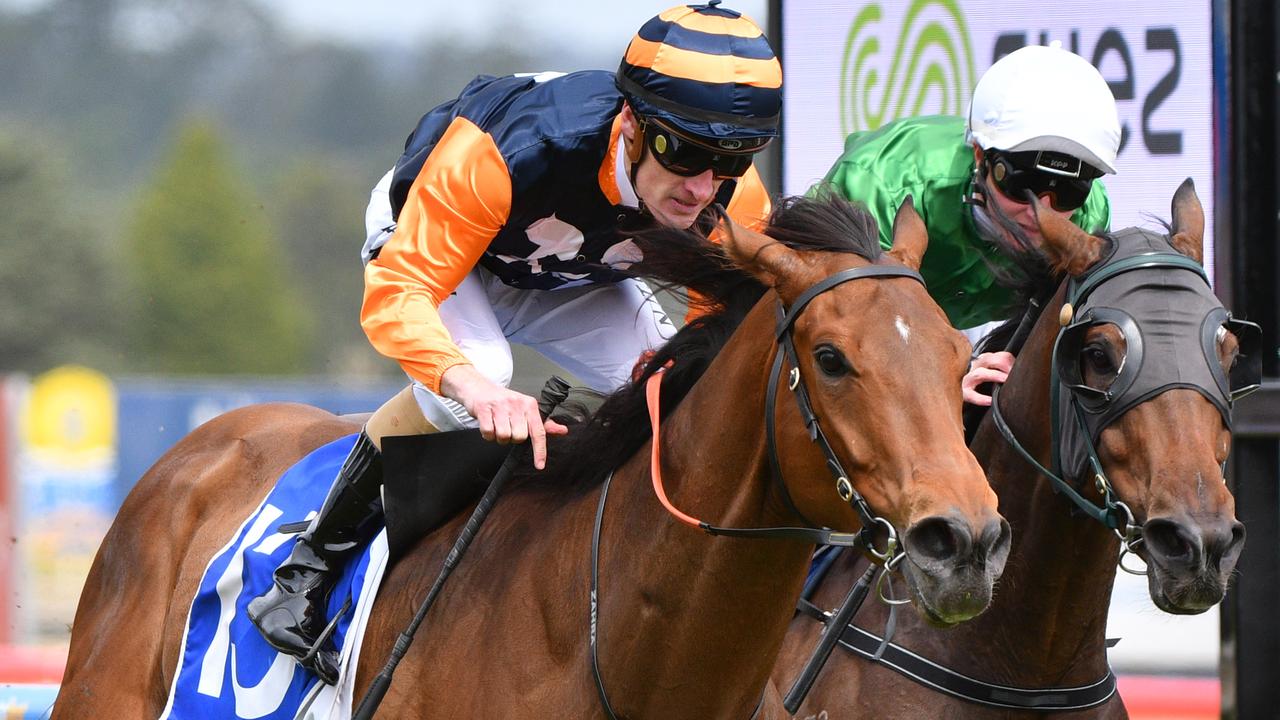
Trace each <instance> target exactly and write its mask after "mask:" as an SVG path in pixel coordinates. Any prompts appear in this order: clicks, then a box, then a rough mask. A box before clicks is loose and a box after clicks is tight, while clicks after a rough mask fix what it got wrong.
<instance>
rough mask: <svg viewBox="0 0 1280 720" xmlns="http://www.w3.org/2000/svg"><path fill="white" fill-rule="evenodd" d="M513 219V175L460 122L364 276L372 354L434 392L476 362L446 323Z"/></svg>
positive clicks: (476, 132)
mask: <svg viewBox="0 0 1280 720" xmlns="http://www.w3.org/2000/svg"><path fill="white" fill-rule="evenodd" d="M510 213H511V175H510V173H509V172H508V170H507V165H506V162H505V161H504V160H503V159H502V154H501V153H500V152H499V151H498V147H497V145H495V144H494V142H493V138H492V137H490V136H489V135H488V134H486V133H485V132H484V131H483V130H481V129H480V128H479V127H477V126H476V125H475V124H474V123H472V122H471V121H469V120H467V119H466V118H461V117H459V118H456V119H455V120H454V121H453V123H452V124H451V125H450V126H449V129H448V130H446V131H445V134H444V136H443V137H441V138H440V141H439V142H438V143H437V144H436V147H435V149H433V150H432V151H431V155H430V156H429V157H428V158H427V161H426V163H424V164H423V166H422V171H421V172H419V173H418V177H417V178H416V179H415V180H414V181H413V185H412V187H410V188H409V196H408V198H406V200H405V204H404V208H403V209H401V211H400V217H399V218H398V221H397V224H396V230H395V233H394V234H393V235H392V236H391V238H390V239H389V240H388V241H387V243H386V244H385V245H383V246H382V250H381V252H379V254H378V257H376V258H374V259H373V260H371V261H369V264H368V265H366V266H365V270H364V305H363V306H362V307H361V310H360V325H361V326H362V327H363V328H364V331H365V334H366V335H368V336H369V341H370V342H371V343H372V344H373V347H374V348H375V349H376V350H377V351H378V352H380V353H382V354H383V355H386V356H387V357H390V358H393V359H395V360H396V361H397V362H399V363H400V367H402V368H404V371H405V372H406V373H408V374H409V376H410V377H412V378H413V379H415V380H418V381H420V382H421V383H423V384H424V385H426V386H427V387H428V388H429V389H430V390H431V391H432V392H436V393H438V392H440V376H441V375H443V374H444V372H445V371H446V370H448V369H449V368H451V367H453V366H454V365H459V364H463V363H468V362H470V361H469V360H467V359H466V357H464V356H463V354H462V351H461V350H460V349H459V348H458V346H457V345H456V344H454V342H453V338H452V337H450V335H449V331H448V330H447V329H445V327H444V323H443V322H441V320H440V312H439V307H440V303H442V302H444V300H445V298H447V297H449V294H450V293H452V292H453V291H454V290H455V289H457V287H458V285H460V284H462V281H463V279H464V278H466V276H467V273H469V272H471V270H472V268H474V267H475V265H476V263H477V262H478V261H479V259H480V256H481V255H482V254H483V253H484V251H485V249H486V248H488V247H489V243H490V242H492V240H493V237H494V236H495V235H496V234H497V233H498V230H499V229H501V228H502V226H503V224H505V223H506V221H507V218H508V217H509V215H510Z"/></svg>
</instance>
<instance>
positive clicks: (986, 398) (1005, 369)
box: [960, 351, 1013, 407]
mask: <svg viewBox="0 0 1280 720" xmlns="http://www.w3.org/2000/svg"><path fill="white" fill-rule="evenodd" d="M1012 369H1013V354H1012V353H1007V352H1003V351H1001V352H992V353H982V354H980V355H978V357H976V358H974V359H973V363H972V364H970V365H969V372H967V373H965V376H964V380H962V381H961V382H960V393H961V394H962V395H963V396H964V401H965V402H967V403H969V404H970V405H981V406H983V407H986V406H988V405H990V404H991V396H990V395H983V394H982V393H980V392H978V386H979V385H981V384H983V383H1003V382H1004V381H1005V380H1007V379H1008V378H1009V371H1010V370H1012Z"/></svg>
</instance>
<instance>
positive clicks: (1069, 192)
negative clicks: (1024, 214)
mask: <svg viewBox="0 0 1280 720" xmlns="http://www.w3.org/2000/svg"><path fill="white" fill-rule="evenodd" d="M987 168H988V172H989V174H990V176H991V181H992V182H993V183H995V186H996V188H998V189H999V190H1000V192H1002V193H1004V196H1005V197H1007V198H1009V199H1010V200H1013V201H1014V202H1019V203H1023V204H1026V203H1028V202H1030V198H1029V196H1028V195H1027V192H1028V191H1030V192H1031V194H1032V195H1034V196H1035V197H1038V198H1048V200H1049V205H1050V206H1052V207H1053V209H1054V210H1057V211H1059V212H1070V211H1074V210H1078V209H1079V208H1080V207H1081V206H1082V205H1084V201H1085V200H1086V199H1087V198H1088V197H1089V190H1090V189H1092V188H1093V181H1094V180H1095V179H1096V178H1099V177H1102V173H1101V172H1099V171H1098V170H1097V169H1096V168H1094V167H1092V166H1091V165H1089V164H1088V163H1085V162H1082V161H1081V160H1080V159H1079V158H1076V157H1072V156H1071V155H1067V154H1066V153H1060V152H1054V151H1052V150H1039V151H1037V150H1031V151H1027V152H1002V151H998V150H989V151H987Z"/></svg>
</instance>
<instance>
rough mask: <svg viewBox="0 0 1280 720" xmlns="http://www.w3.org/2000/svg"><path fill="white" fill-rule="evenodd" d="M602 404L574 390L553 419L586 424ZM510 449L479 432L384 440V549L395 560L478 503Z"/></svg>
mask: <svg viewBox="0 0 1280 720" xmlns="http://www.w3.org/2000/svg"><path fill="white" fill-rule="evenodd" d="M603 401H604V396H603V395H601V394H600V393H598V392H596V391H594V390H591V389H589V388H580V387H575V388H572V389H571V390H570V391H569V397H568V399H566V400H565V401H564V402H563V403H561V405H560V406H559V407H557V408H556V410H555V411H554V412H552V414H551V417H552V419H554V420H555V421H556V422H559V423H561V424H562V425H567V426H569V427H570V428H572V427H573V426H574V425H580V424H582V423H585V422H586V421H587V420H589V419H590V418H591V415H592V414H594V412H595V410H596V409H597V408H598V407H599V406H600V404H601V403H602V402H603ZM513 451H514V452H526V453H527V452H528V449H527V447H519V448H515V449H514V450H513V449H512V447H511V446H509V445H498V444H497V443H493V442H489V441H487V440H485V439H484V438H482V437H480V431H479V430H453V431H449V432H441V433H432V434H430V435H405V436H400V437H384V438H383V439H382V463H383V490H382V493H383V495H382V503H383V507H384V509H385V514H386V523H387V545H388V548H389V550H390V553H391V556H392V557H393V558H394V557H398V556H400V555H402V554H403V553H404V552H405V551H407V550H409V549H410V548H411V547H413V545H414V544H415V543H417V542H418V541H419V540H421V539H422V538H423V537H425V536H426V535H428V534H429V533H431V531H433V530H435V529H436V528H438V527H440V526H441V525H443V524H444V523H446V522H448V521H449V519H451V518H452V517H454V516H455V515H457V514H458V513H459V512H460V511H462V510H463V509H464V508H466V507H468V506H470V505H471V504H473V503H475V502H476V501H477V500H479V499H480V496H481V495H483V494H484V491H485V489H486V488H487V487H488V486H489V482H490V481H491V480H492V479H493V476H494V475H495V474H496V473H497V472H498V468H499V467H501V466H502V463H503V461H504V460H506V458H507V456H508V454H509V453H511V452H513Z"/></svg>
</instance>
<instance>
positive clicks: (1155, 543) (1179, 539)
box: [1142, 519, 1195, 562]
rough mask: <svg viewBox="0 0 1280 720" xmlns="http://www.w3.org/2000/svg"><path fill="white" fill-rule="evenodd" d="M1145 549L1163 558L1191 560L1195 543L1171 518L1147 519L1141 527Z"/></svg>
mask: <svg viewBox="0 0 1280 720" xmlns="http://www.w3.org/2000/svg"><path fill="white" fill-rule="evenodd" d="M1142 537H1143V541H1144V542H1145V543H1146V544H1147V550H1148V551H1149V552H1151V553H1154V554H1155V555H1157V556H1159V557H1161V558H1164V559H1165V560H1181V561H1187V562H1190V561H1192V560H1193V559H1194V558H1193V555H1194V553H1195V545H1194V543H1193V541H1192V540H1191V538H1190V536H1189V535H1188V534H1187V532H1186V531H1185V530H1184V528H1183V527H1182V525H1181V524H1180V523H1176V522H1174V521H1172V520H1163V519H1153V520H1148V521H1147V522H1146V523H1145V524H1144V525H1143V527H1142Z"/></svg>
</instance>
